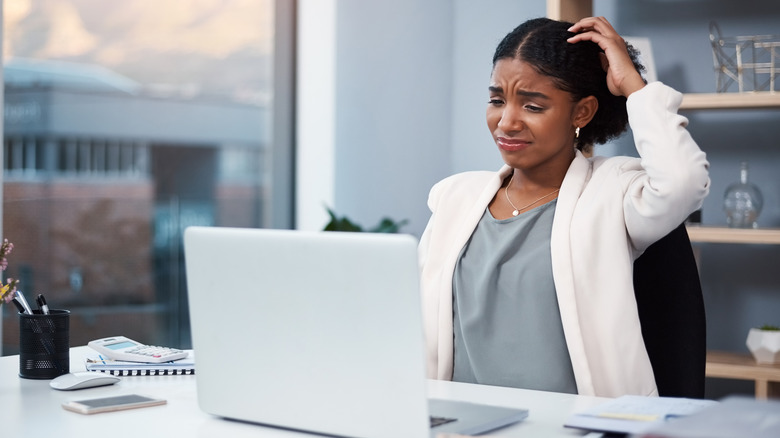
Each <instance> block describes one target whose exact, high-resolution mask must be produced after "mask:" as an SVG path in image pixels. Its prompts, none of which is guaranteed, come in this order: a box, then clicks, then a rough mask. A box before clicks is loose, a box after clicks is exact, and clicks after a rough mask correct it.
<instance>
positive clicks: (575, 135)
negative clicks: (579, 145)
mask: <svg viewBox="0 0 780 438" xmlns="http://www.w3.org/2000/svg"><path fill="white" fill-rule="evenodd" d="M574 138H580V127H579V126H578V127H577V129H575V130H574Z"/></svg>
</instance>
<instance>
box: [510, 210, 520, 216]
mask: <svg viewBox="0 0 780 438" xmlns="http://www.w3.org/2000/svg"><path fill="white" fill-rule="evenodd" d="M518 214H520V212H519V211H517V210H515V211H513V212H512V216H517V215H518Z"/></svg>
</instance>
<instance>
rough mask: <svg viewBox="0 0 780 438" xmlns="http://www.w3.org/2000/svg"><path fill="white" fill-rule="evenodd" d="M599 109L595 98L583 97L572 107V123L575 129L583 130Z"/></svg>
mask: <svg viewBox="0 0 780 438" xmlns="http://www.w3.org/2000/svg"><path fill="white" fill-rule="evenodd" d="M598 109H599V101H598V99H596V96H588V97H583V98H582V99H580V101H579V102H577V103H576V104H575V105H574V111H573V114H572V115H573V117H572V121H573V122H574V126H575V127H579V128H583V127H585V125H587V124H588V123H590V121H591V120H592V119H593V116H595V115H596V111H598Z"/></svg>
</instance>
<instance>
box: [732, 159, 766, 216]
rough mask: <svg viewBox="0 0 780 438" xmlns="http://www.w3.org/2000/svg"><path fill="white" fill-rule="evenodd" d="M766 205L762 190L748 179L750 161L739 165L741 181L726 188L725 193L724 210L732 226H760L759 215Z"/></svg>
mask: <svg viewBox="0 0 780 438" xmlns="http://www.w3.org/2000/svg"><path fill="white" fill-rule="evenodd" d="M763 206H764V198H763V196H761V190H759V189H758V187H756V186H755V185H754V184H752V183H750V182H749V181H748V163H747V161H743V162H742V163H740V166H739V182H735V183H733V184H731V185H730V186H728V187H727V188H726V193H725V194H724V195H723V211H724V212H726V222H727V223H728V225H729V227H731V228H758V223H757V222H756V220H757V219H758V215H759V214H761V208H762V207H763Z"/></svg>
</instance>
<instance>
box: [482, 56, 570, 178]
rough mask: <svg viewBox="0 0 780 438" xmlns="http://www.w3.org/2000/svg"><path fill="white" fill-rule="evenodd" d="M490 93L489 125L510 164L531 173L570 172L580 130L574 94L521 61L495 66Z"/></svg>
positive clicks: (500, 62) (510, 60)
mask: <svg viewBox="0 0 780 438" xmlns="http://www.w3.org/2000/svg"><path fill="white" fill-rule="evenodd" d="M489 92H490V100H489V101H488V107H487V125H488V128H489V129H490V132H491V133H492V134H493V140H494V141H495V142H496V145H498V148H499V151H500V152H501V156H502V158H503V159H504V162H505V163H506V164H508V165H509V166H511V167H513V168H516V169H526V170H532V169H535V168H538V167H539V166H546V165H556V164H557V165H559V166H565V167H564V169H565V168H568V166H569V164H570V163H571V161H572V159H574V129H575V128H576V126H575V125H574V113H575V107H576V102H573V101H572V95H571V94H570V93H568V92H566V91H563V90H561V89H559V88H558V87H556V86H555V84H554V83H553V81H552V80H551V79H550V78H549V77H548V76H545V75H542V74H539V73H537V72H536V70H534V69H533V68H532V67H531V66H530V65H529V64H528V63H526V62H525V61H520V60H517V59H500V60H498V61H497V62H496V64H495V66H494V68H493V74H492V75H491V78H490V87H489Z"/></svg>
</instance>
